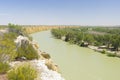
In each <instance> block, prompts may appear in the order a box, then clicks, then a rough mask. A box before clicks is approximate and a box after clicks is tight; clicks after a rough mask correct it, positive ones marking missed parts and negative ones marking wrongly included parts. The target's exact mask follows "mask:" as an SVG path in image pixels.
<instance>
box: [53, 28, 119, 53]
mask: <svg viewBox="0 0 120 80" xmlns="http://www.w3.org/2000/svg"><path fill="white" fill-rule="evenodd" d="M51 32H52V34H53V35H54V36H55V37H56V38H58V39H60V38H61V36H63V35H64V36H65V38H66V39H65V41H67V42H70V43H74V44H78V45H80V44H81V43H82V42H87V43H88V44H90V45H95V46H102V45H106V46H107V48H108V49H109V47H110V45H112V46H111V47H114V50H116V51H118V49H119V47H120V28H117V27H116V28H112V27H80V28H63V29H53V30H52V31H51Z"/></svg>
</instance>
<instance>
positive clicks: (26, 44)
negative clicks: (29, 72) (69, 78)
mask: <svg viewBox="0 0 120 80" xmlns="http://www.w3.org/2000/svg"><path fill="white" fill-rule="evenodd" d="M9 33H15V34H17V35H18V36H17V37H16V36H15V37H14V39H8V40H12V42H13V43H14V44H13V45H14V52H16V55H17V57H16V58H15V60H12V61H9V64H10V66H11V68H15V67H19V66H20V65H24V64H26V63H29V64H30V65H31V66H32V67H34V68H35V69H36V70H37V73H38V74H37V78H36V79H35V80H64V78H63V77H62V76H61V74H60V73H59V69H58V65H56V64H55V63H54V62H53V60H52V59H51V57H50V55H49V54H48V53H46V52H42V51H41V50H40V49H39V45H38V44H37V42H34V41H32V40H30V39H29V37H28V36H25V35H24V34H23V33H22V32H20V31H16V30H15V29H9V28H5V29H2V30H0V36H2V38H3V37H4V35H5V34H9ZM6 44H9V43H6ZM0 47H1V46H0ZM31 49H32V50H31ZM23 53H24V54H23ZM26 55H29V57H28V56H26ZM31 55H37V56H35V57H31ZM5 75H6V74H5ZM0 77H1V75H0ZM6 79H7V77H6ZM6 79H0V80H6Z"/></svg>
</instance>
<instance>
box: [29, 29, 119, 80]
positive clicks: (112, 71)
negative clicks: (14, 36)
mask: <svg viewBox="0 0 120 80" xmlns="http://www.w3.org/2000/svg"><path fill="white" fill-rule="evenodd" d="M31 36H32V37H33V39H34V40H35V41H37V42H38V44H39V45H40V50H42V51H45V52H47V53H49V54H50V55H51V57H52V59H53V60H54V62H55V63H57V64H58V66H59V68H60V72H61V74H62V76H63V77H64V78H65V79H66V80H120V58H116V57H108V56H106V55H105V54H101V53H98V52H95V51H93V50H91V49H88V48H83V47H79V46H77V45H71V44H69V43H67V42H64V41H62V40H59V39H55V38H53V37H52V35H51V33H50V31H42V32H37V33H34V34H32V35H31Z"/></svg>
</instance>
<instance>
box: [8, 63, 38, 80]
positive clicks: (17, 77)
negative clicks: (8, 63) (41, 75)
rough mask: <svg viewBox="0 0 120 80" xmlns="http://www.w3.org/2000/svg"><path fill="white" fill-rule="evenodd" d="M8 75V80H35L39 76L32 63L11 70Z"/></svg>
mask: <svg viewBox="0 0 120 80" xmlns="http://www.w3.org/2000/svg"><path fill="white" fill-rule="evenodd" d="M7 77H8V80H34V79H35V78H36V77H37V71H36V70H35V69H34V68H32V67H31V66H30V64H24V65H21V66H19V67H17V68H14V69H12V70H10V71H9V72H8V73H7Z"/></svg>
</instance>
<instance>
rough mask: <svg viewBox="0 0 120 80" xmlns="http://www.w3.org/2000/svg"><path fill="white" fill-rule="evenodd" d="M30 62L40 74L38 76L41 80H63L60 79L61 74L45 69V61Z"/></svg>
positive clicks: (62, 79)
mask: <svg viewBox="0 0 120 80" xmlns="http://www.w3.org/2000/svg"><path fill="white" fill-rule="evenodd" d="M32 62H33V63H34V64H35V66H36V67H37V69H38V71H39V72H41V73H40V75H39V77H40V79H41V80H64V78H63V77H61V74H59V73H58V72H56V71H53V70H49V69H48V68H47V66H46V65H45V60H34V61H32ZM37 80H38V79H37Z"/></svg>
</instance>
